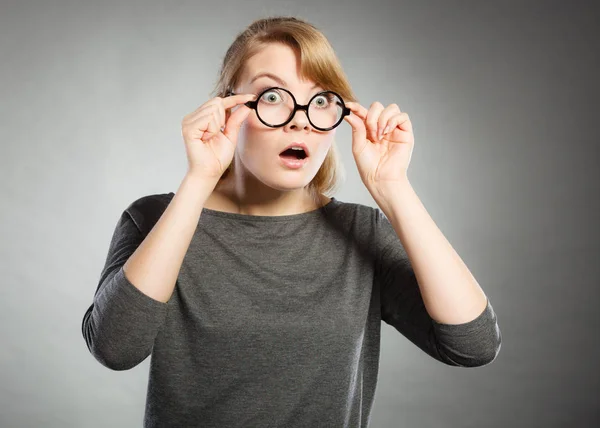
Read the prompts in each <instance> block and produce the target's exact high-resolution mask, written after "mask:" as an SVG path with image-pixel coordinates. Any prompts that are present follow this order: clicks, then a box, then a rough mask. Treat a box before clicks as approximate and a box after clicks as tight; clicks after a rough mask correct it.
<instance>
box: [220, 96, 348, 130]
mask: <svg viewBox="0 0 600 428" xmlns="http://www.w3.org/2000/svg"><path fill="white" fill-rule="evenodd" d="M229 95H235V94H234V93H233V92H232V91H229ZM245 105H246V106H247V107H249V108H251V109H254V110H256V115H257V116H258V120H260V121H261V122H262V123H263V124H265V125H266V126H269V127H271V128H279V127H281V126H285V125H287V124H288V123H290V121H291V120H292V118H293V117H294V115H295V114H296V112H297V111H298V110H304V112H305V113H306V117H308V121H309V122H310V124H311V125H312V126H313V127H314V128H315V129H318V130H319V131H330V130H332V129H333V128H335V127H337V126H338V125H339V124H340V123H342V120H343V119H344V116H347V115H349V114H350V109H349V108H348V107H346V104H344V101H343V100H342V97H341V96H339V95H338V94H336V93H335V92H333V91H322V92H319V93H317V94H315V95H314V96H313V97H312V98H311V99H310V101H309V102H308V104H306V105H300V104H298V103H297V102H296V98H295V97H294V95H293V94H292V93H291V92H290V91H288V90H287V89H284V88H278V87H273V88H268V89H265V90H264V91H262V92H261V93H260V94H259V95H258V97H257V98H256V100H255V101H248V102H247V103H246V104H245Z"/></svg>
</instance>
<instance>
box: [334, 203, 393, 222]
mask: <svg viewBox="0 0 600 428" xmlns="http://www.w3.org/2000/svg"><path fill="white" fill-rule="evenodd" d="M327 212H329V213H330V214H331V215H332V216H333V217H334V218H336V219H337V220H338V221H340V222H351V223H357V224H361V225H364V226H375V225H376V223H377V222H378V221H381V218H382V216H383V212H382V211H381V210H380V209H379V208H377V207H372V206H369V205H364V204H360V203H356V202H343V201H340V200H339V199H335V200H334V203H332V204H331V209H329V208H328V209H327Z"/></svg>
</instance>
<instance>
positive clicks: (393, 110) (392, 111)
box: [377, 104, 400, 140]
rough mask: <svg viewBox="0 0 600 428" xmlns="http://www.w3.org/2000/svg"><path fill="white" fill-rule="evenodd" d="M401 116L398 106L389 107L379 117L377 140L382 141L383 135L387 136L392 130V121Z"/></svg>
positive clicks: (391, 105)
mask: <svg viewBox="0 0 600 428" xmlns="http://www.w3.org/2000/svg"><path fill="white" fill-rule="evenodd" d="M399 114H400V107H398V106H397V105H396V104H390V105H389V106H387V107H386V108H385V109H384V110H383V111H382V112H381V115H380V116H379V120H378V121H377V140H381V138H382V137H383V134H387V133H388V132H389V130H390V129H391V125H390V123H389V122H390V119H391V118H393V117H395V116H398V115H399Z"/></svg>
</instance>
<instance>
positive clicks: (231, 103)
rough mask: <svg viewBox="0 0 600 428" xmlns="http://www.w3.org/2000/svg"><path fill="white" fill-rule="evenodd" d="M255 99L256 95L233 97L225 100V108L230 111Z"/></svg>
mask: <svg viewBox="0 0 600 428" xmlns="http://www.w3.org/2000/svg"><path fill="white" fill-rule="evenodd" d="M255 98H256V94H240V95H232V96H230V97H227V98H223V107H224V108H226V109H230V108H232V107H235V106H236V105H238V104H245V103H247V102H248V101H252V100H253V99H255Z"/></svg>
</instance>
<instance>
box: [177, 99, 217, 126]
mask: <svg viewBox="0 0 600 428" xmlns="http://www.w3.org/2000/svg"><path fill="white" fill-rule="evenodd" d="M217 108H218V105H217V104H216V101H211V102H208V103H206V104H204V105H202V106H201V107H200V108H199V109H198V110H196V111H194V112H193V113H190V114H188V115H187V116H186V117H185V118H184V119H183V123H184V124H185V123H194V122H196V121H197V120H198V119H199V118H201V117H203V116H206V115H207V114H212V112H213V111H215V110H216V109H217Z"/></svg>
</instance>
